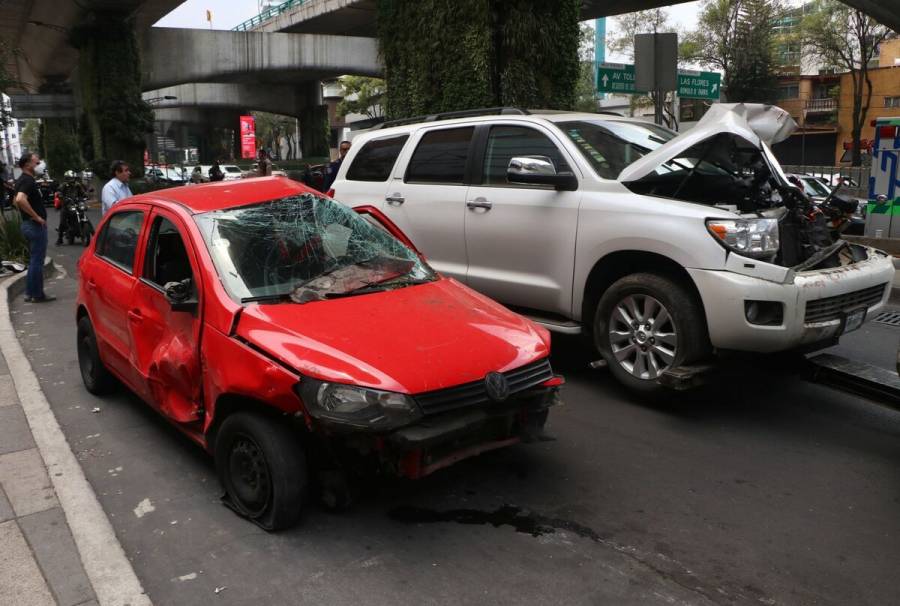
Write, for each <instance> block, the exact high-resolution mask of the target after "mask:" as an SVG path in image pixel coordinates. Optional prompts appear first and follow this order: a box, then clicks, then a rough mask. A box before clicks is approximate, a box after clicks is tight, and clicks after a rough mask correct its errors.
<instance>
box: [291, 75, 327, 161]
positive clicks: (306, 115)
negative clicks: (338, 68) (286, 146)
mask: <svg viewBox="0 0 900 606" xmlns="http://www.w3.org/2000/svg"><path fill="white" fill-rule="evenodd" d="M301 93H302V95H301V98H302V101H303V109H301V110H300V115H299V116H298V118H299V120H300V142H301V146H300V147H301V150H302V152H303V157H304V158H311V157H324V158H327V157H328V134H329V127H328V106H327V105H325V104H324V101H323V99H322V83H321V82H319V81H318V80H317V81H315V82H308V83H304V84H303V86H302V88H301Z"/></svg>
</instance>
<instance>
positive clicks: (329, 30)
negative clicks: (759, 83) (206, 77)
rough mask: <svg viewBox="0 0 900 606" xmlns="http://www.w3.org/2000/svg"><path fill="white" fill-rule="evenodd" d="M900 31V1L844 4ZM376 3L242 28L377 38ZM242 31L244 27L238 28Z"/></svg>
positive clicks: (596, 7)
mask: <svg viewBox="0 0 900 606" xmlns="http://www.w3.org/2000/svg"><path fill="white" fill-rule="evenodd" d="M687 1H689V0H583V1H582V5H581V18H582V19H583V20H587V19H596V18H599V17H613V16H615V15H621V14H623V13H630V12H634V11H642V10H648V9H651V8H659V7H662V6H671V5H673V4H681V3H683V2H687ZM843 1H844V2H845V3H846V4H848V5H850V6H852V7H854V8H858V9H860V10H862V11H863V12H865V13H867V14H868V15H871V16H872V17H873V18H875V19H877V20H878V21H880V22H881V23H884V24H885V25H887V26H888V27H890V28H892V29H894V30H895V31H900V0H843ZM376 15H377V8H376V0H306V2H302V3H301V4H298V5H296V6H292V7H290V8H288V9H287V10H284V11H282V12H280V13H278V12H276V11H273V16H272V17H271V18H269V19H267V20H263V21H262V22H258V21H248V22H247V23H246V25H244V26H243V27H245V28H251V29H253V30H254V31H261V32H300V33H318V34H347V35H352V36H369V37H374V36H375V35H376ZM238 27H241V26H238Z"/></svg>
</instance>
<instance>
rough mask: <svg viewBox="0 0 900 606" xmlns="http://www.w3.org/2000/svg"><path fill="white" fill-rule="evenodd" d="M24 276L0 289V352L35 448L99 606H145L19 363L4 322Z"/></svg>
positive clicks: (24, 362) (30, 374)
mask: <svg viewBox="0 0 900 606" xmlns="http://www.w3.org/2000/svg"><path fill="white" fill-rule="evenodd" d="M24 277H25V273H21V274H19V275H18V276H15V277H13V278H9V279H8V280H6V281H5V282H4V283H3V284H2V285H0V352H2V353H3V357H4V358H6V365H7V366H8V367H9V373H10V375H11V376H12V379H13V383H14V384H15V388H16V393H17V394H18V396H19V401H20V402H21V404H22V408H23V409H24V411H25V417H26V418H27V419H28V424H29V425H30V426H31V432H32V434H33V435H34V441H35V444H37V447H38V451H39V452H40V454H41V457H42V458H43V460H44V464H45V465H46V466H47V470H48V471H49V472H50V473H49V474H48V475H49V476H50V481H51V482H52V483H53V488H54V490H55V491H56V496H57V498H58V499H59V503H60V505H61V506H62V509H63V512H65V514H66V521H67V522H68V524H69V527H70V528H71V530H72V536H73V537H74V539H75V545H76V547H78V553H79V555H80V556H81V562H82V565H83V566H84V570H85V572H86V573H87V575H88V578H89V579H90V581H91V585H92V586H93V588H94V593H95V594H96V595H97V601H98V603H99V604H100V605H101V606H126V605H129V606H151V605H152V602H151V601H150V597H149V596H148V595H147V594H146V593H144V589H143V588H142V587H141V582H140V580H138V578H137V575H136V574H135V572H134V568H132V566H131V563H130V562H129V561H128V558H127V556H126V555H125V551H124V550H123V549H122V545H121V543H119V540H118V539H117V538H116V533H115V531H113V528H112V525H111V524H110V522H109V518H108V517H107V516H106V513H105V512H104V511H103V508H102V507H101V506H100V502H99V501H98V500H97V495H96V494H95V493H94V489H93V488H92V487H91V485H90V483H88V481H87V478H85V476H84V471H83V470H82V469H81V466H80V465H79V464H78V460H77V459H76V458H75V455H74V454H73V453H72V450H71V448H69V444H68V442H66V437H65V435H64V434H63V432H62V430H61V429H60V427H59V423H58V422H57V420H56V417H55V416H54V415H53V410H51V408H50V404H49V402H47V398H46V397H45V396H44V392H42V391H41V387H40V383H38V379H37V376H35V374H34V371H33V370H32V368H31V364H30V363H29V362H28V358H26V357H25V354H24V352H23V351H22V347H21V345H20V344H19V341H18V339H17V338H16V332H15V330H13V327H12V322H11V321H10V317H9V289H10V287H11V286H12V285H13V284H15V283H16V282H18V281H19V280H21V279H22V278H24Z"/></svg>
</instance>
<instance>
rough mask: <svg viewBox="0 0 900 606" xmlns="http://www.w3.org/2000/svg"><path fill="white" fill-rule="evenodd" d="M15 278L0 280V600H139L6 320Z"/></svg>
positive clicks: (65, 604) (55, 603)
mask: <svg viewBox="0 0 900 606" xmlns="http://www.w3.org/2000/svg"><path fill="white" fill-rule="evenodd" d="M24 276H25V274H24V273H23V274H19V275H18V276H15V277H11V278H0V604H2V605H7V604H9V605H16V606H44V605H48V606H89V605H103V606H106V605H115V604H122V605H124V604H130V605H131V606H138V605H149V604H150V600H149V598H148V597H147V596H146V594H144V593H143V590H142V589H141V586H140V583H139V581H138V580H137V577H136V576H135V574H134V571H133V569H132V568H131V564H130V563H129V562H128V560H127V558H126V557H125V554H124V551H123V550H122V547H121V545H120V544H119V542H118V540H117V539H116V537H115V534H114V532H113V530H112V527H111V526H110V524H109V520H108V519H107V518H106V514H105V513H104V512H103V510H102V508H101V507H100V504H99V503H98V502H97V499H96V496H95V495H94V492H93V489H92V488H91V487H90V484H88V482H87V480H86V479H85V477H84V474H83V473H82V471H81V468H80V466H79V465H78V463H77V461H76V459H75V457H74V455H73V454H72V451H71V449H70V448H69V445H68V443H67V442H66V439H65V437H64V436H63V434H62V432H61V430H60V428H59V425H58V423H57V422H56V418H55V417H54V415H53V412H52V411H51V409H50V406H49V404H48V403H47V400H46V399H45V398H44V395H43V393H42V392H41V389H40V385H39V384H38V382H37V377H36V376H35V375H34V373H33V371H32V369H31V366H30V364H29V363H28V360H27V358H25V356H24V354H23V352H22V349H21V347H20V345H19V343H18V339H17V338H16V336H15V332H14V330H13V328H12V325H11V323H10V320H9V305H8V301H9V300H10V299H12V298H13V297H14V296H17V295H19V294H21V292H22V291H23V289H24V285H25V283H24V279H23V278H24ZM48 285H49V284H48ZM51 290H52V288H51ZM53 304H54V303H49V304H47V305H53ZM40 305H41V304H27V303H26V304H25V307H26V309H27V311H25V312H24V313H25V314H30V313H34V312H36V311H37V310H38V309H39V308H40ZM36 317H37V316H36Z"/></svg>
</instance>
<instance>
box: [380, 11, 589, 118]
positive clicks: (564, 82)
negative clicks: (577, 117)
mask: <svg viewBox="0 0 900 606" xmlns="http://www.w3.org/2000/svg"><path fill="white" fill-rule="evenodd" d="M580 4H581V3H580V1H579V0H559V1H557V2H546V1H542V0H457V1H456V2H444V1H439V0H378V38H379V46H380V51H381V55H382V59H383V60H384V64H385V76H386V78H385V80H386V83H387V103H386V113H387V115H388V116H390V117H392V118H402V117H408V116H415V115H420V114H425V113H431V112H441V111H453V110H462V109H471V108H476V107H490V106H498V105H512V106H519V107H531V108H536V107H542V108H556V109H570V108H571V107H572V106H573V105H574V103H575V87H576V83H577V81H578V78H579V73H580V70H579V64H578V42H579V29H578V13H579V8H580Z"/></svg>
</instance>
